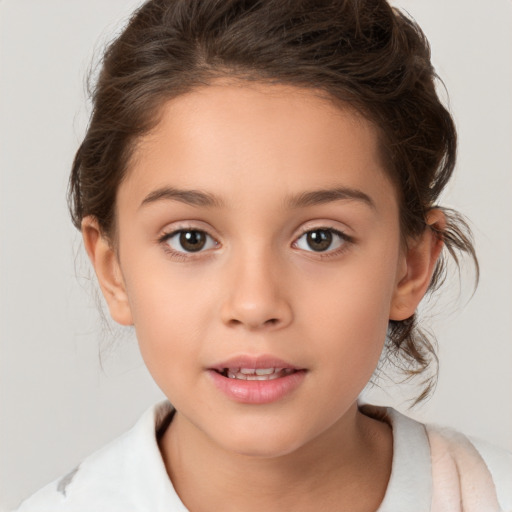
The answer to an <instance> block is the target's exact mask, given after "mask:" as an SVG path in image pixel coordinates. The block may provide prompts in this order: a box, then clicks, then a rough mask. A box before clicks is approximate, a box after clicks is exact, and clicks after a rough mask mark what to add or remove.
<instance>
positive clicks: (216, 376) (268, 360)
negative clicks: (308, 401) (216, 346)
mask: <svg viewBox="0 0 512 512" xmlns="http://www.w3.org/2000/svg"><path fill="white" fill-rule="evenodd" d="M208 373H209V374H210V376H211V378H212V380H213V382H214V384H215V385H216V387H217V389H219V390H220V391H221V392H223V394H225V395H226V396H227V397H228V398H230V399H232V400H234V401H236V402H242V403H247V404H264V403H270V402H274V401H277V400H280V399H282V398H284V397H285V396H287V395H289V394H290V393H292V392H293V391H295V389H297V387H298V386H299V385H300V384H301V383H302V381H303V380H304V376H305V374H306V370H305V369H304V368H300V367H297V366H295V365H292V364H290V363H287V362H286V361H283V360H282V359H278V358H274V357H270V356H257V357H254V356H242V357H236V358H232V359H230V360H227V361H224V362H222V363H220V364H216V365H215V366H213V367H211V368H209V369H208Z"/></svg>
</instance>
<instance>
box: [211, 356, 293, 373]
mask: <svg viewBox="0 0 512 512" xmlns="http://www.w3.org/2000/svg"><path fill="white" fill-rule="evenodd" d="M225 368H250V369H253V370H256V369H259V368H283V369H284V368H289V369H292V370H301V369H303V368H300V367H298V366H295V365H293V364H290V363H288V362H286V361H284V360H283V359H280V358H278V357H274V356H271V355H266V354H263V355H258V356H254V355H240V356H235V357H232V358H230V359H227V360H225V361H222V362H220V363H218V364H214V365H213V366H210V367H209V369H210V370H217V371H220V372H222V371H223V370H224V369H225Z"/></svg>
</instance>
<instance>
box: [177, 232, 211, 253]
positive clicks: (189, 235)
mask: <svg viewBox="0 0 512 512" xmlns="http://www.w3.org/2000/svg"><path fill="white" fill-rule="evenodd" d="M205 243H206V236H205V234H204V233H202V232H201V231H183V232H182V233H181V234H180V244H181V246H182V247H183V249H185V250H186V251H190V252H196V251H200V250H201V249H202V248H203V247H204V244H205Z"/></svg>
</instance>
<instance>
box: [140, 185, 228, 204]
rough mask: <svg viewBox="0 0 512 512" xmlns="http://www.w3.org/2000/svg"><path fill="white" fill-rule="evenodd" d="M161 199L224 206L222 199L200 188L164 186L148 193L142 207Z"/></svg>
mask: <svg viewBox="0 0 512 512" xmlns="http://www.w3.org/2000/svg"><path fill="white" fill-rule="evenodd" d="M161 200H168V201H169V200H171V201H179V202H181V203H186V204H190V205H192V206H205V207H213V206H217V207H219V206H222V204H223V203H222V201H221V200H220V199H219V198H218V197H216V196H214V195H213V194H209V193H207V192H202V191H200V190H183V189H177V188H173V187H162V188H159V189H157V190H154V191H153V192H151V193H150V194H148V195H147V196H146V197H145V198H144V200H143V201H142V203H141V205H140V206H141V207H142V206H145V205H147V204H151V203H155V202H157V201H161Z"/></svg>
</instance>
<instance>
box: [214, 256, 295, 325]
mask: <svg viewBox="0 0 512 512" xmlns="http://www.w3.org/2000/svg"><path fill="white" fill-rule="evenodd" d="M228 272H229V274H230V277H229V279H228V280H227V282H228V283H229V284H228V289H227V293H226V295H225V300H224V302H223V304H222V309H221V317H222V321H223V322H224V323H225V324H226V325H228V326H230V327H244V328H246V329H247V330H251V331H254V330H275V329H282V328H283V327H286V326H287V325H289V324H290V323H291V321H292V318H293V314H292V308H291V305H290V302H289V300H288V299H287V293H286V292H287V286H286V282H285V279H284V275H283V272H282V271H281V269H279V268H278V265H277V264H276V261H275V259H274V260H273V258H272V257H271V256H270V255H269V256H265V255H262V254H261V253H260V254H259V255H255V254H252V255H250V256H248V257H245V258H242V257H238V258H237V259H236V261H232V262H231V264H230V265H229V270H228Z"/></svg>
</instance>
